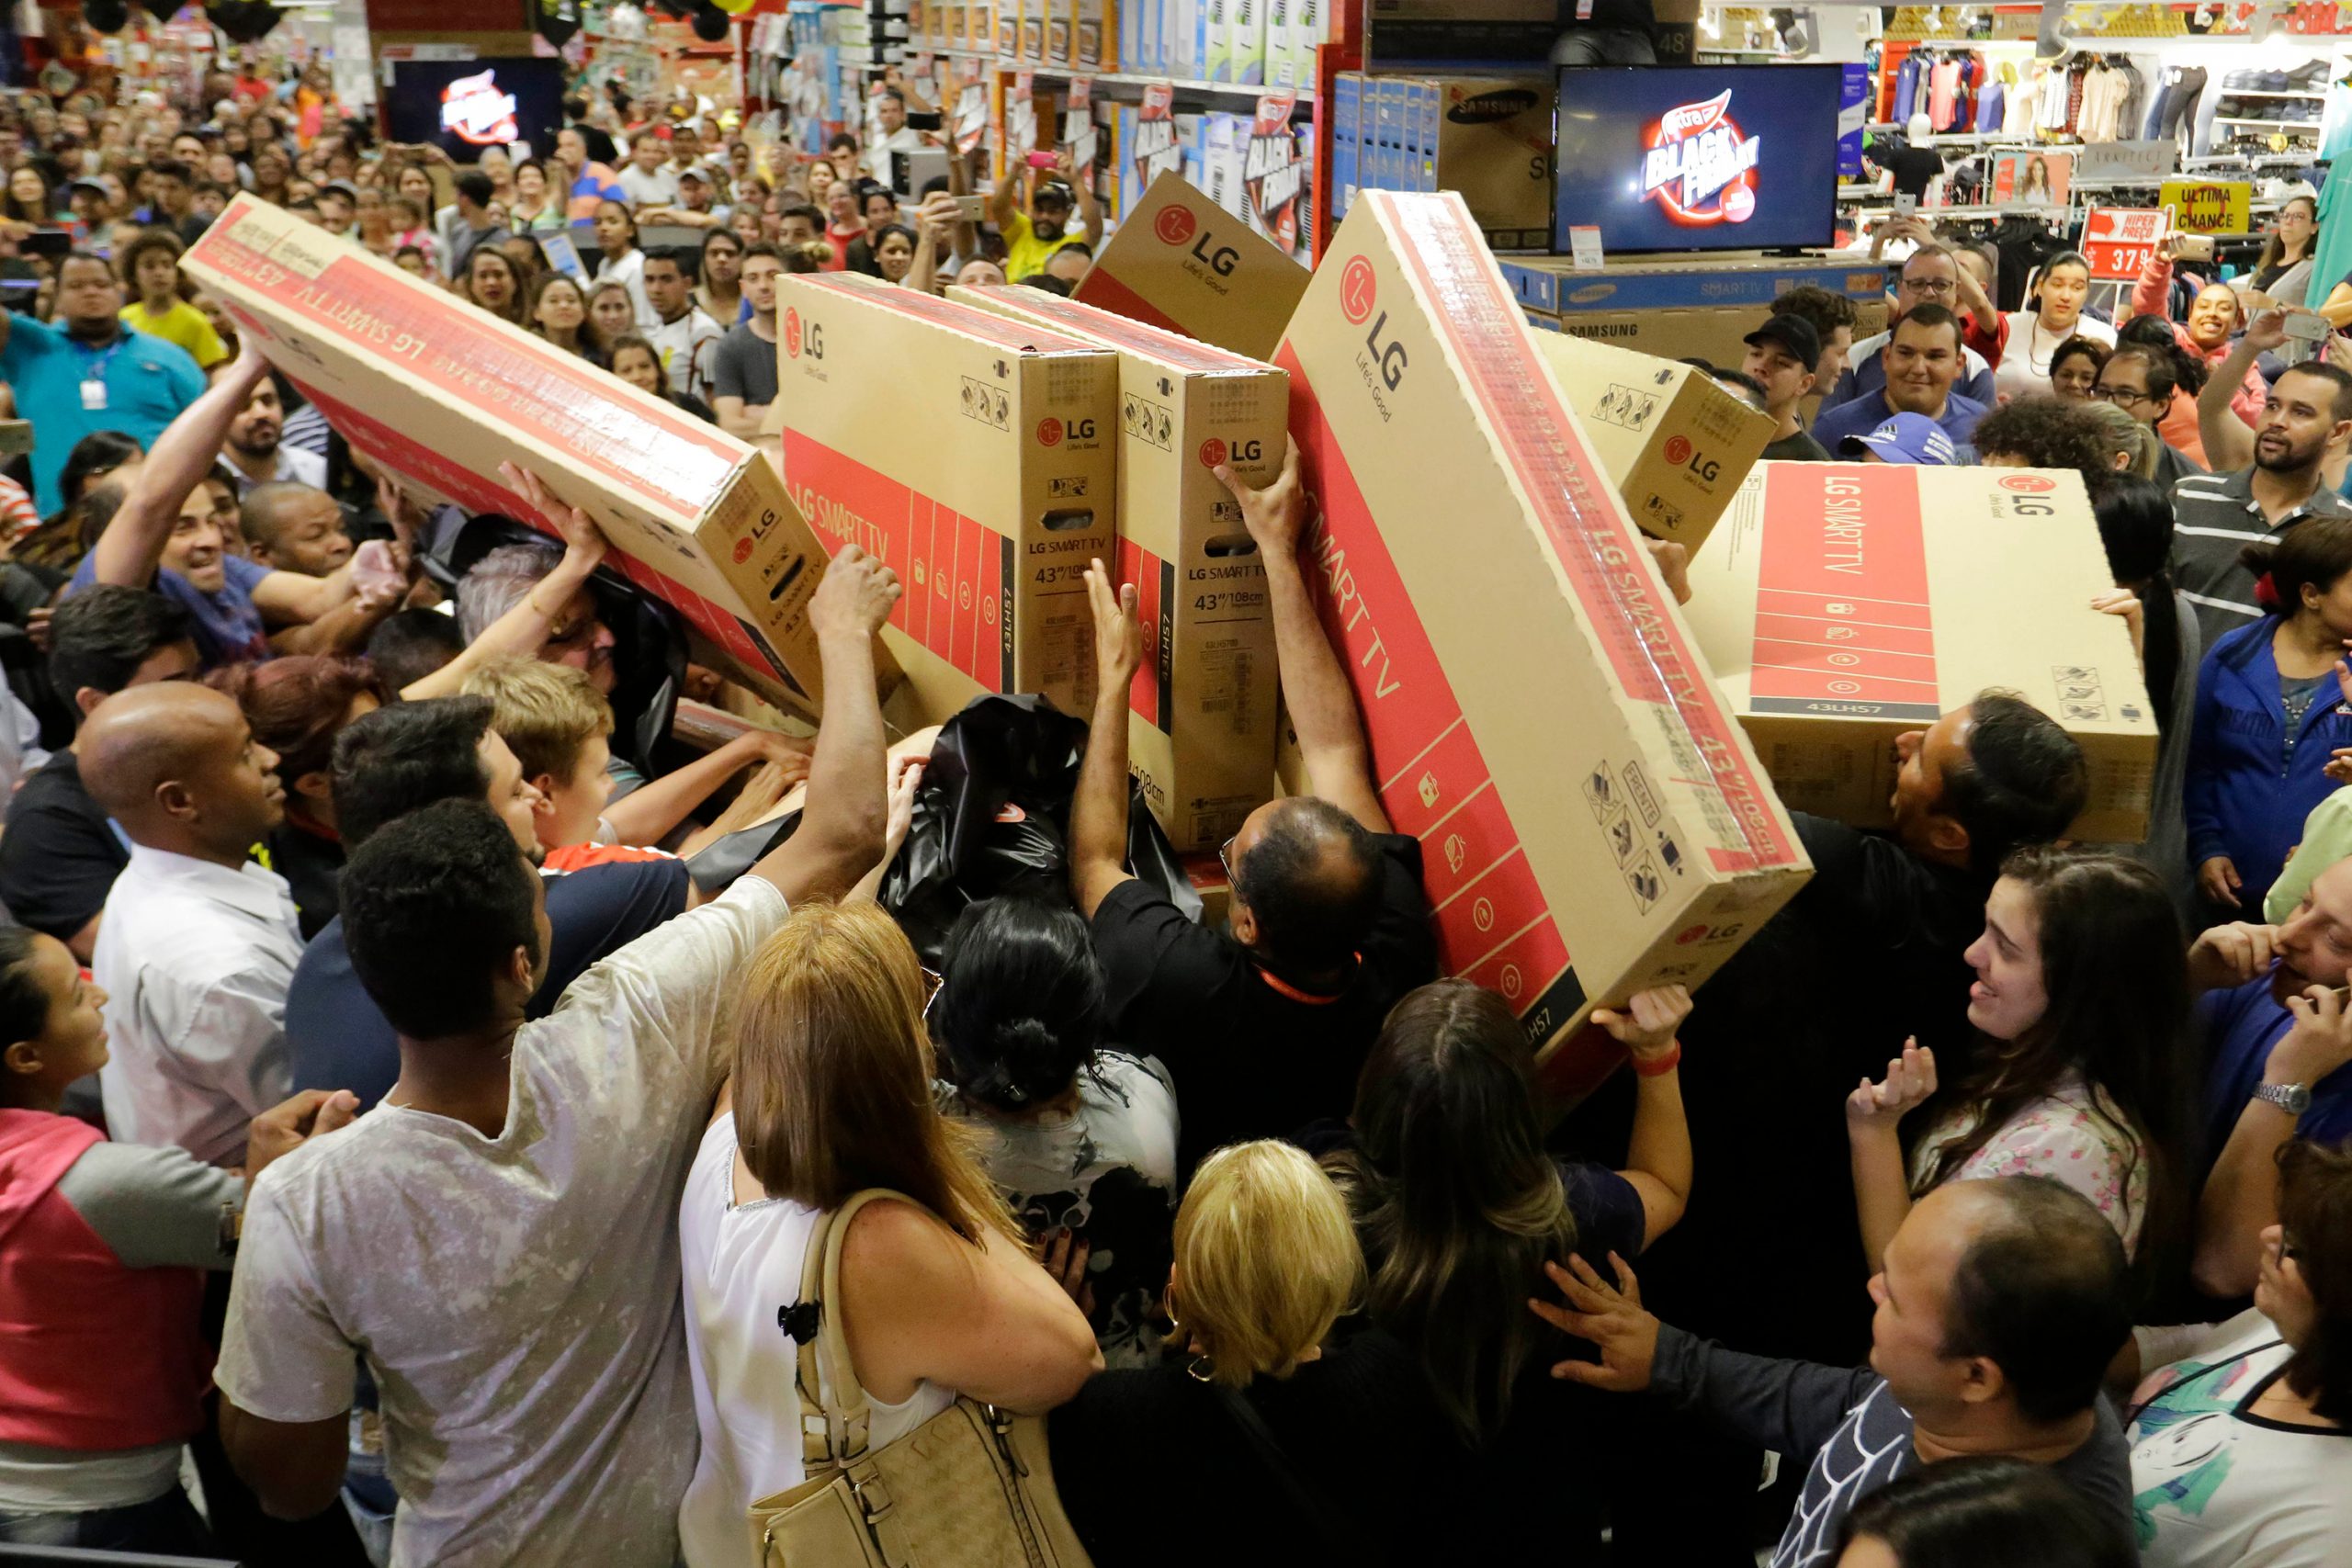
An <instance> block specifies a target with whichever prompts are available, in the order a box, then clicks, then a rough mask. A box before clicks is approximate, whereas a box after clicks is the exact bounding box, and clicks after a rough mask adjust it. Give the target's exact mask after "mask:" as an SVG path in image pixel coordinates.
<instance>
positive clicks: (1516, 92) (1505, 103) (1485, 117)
mask: <svg viewBox="0 0 2352 1568" xmlns="http://www.w3.org/2000/svg"><path fill="white" fill-rule="evenodd" d="M1533 107H1535V93H1534V90H1533V89H1532V88H1528V87H1506V88H1504V89H1503V90H1502V91H1500V92H1495V93H1481V94H1479V95H1478V96H1476V97H1475V98H1464V99H1463V100H1462V101H1461V102H1460V103H1458V104H1456V105H1454V106H1453V107H1452V108H1450V109H1448V110H1446V111H1445V118H1448V119H1450V120H1452V121H1453V123H1454V124H1456V125H1488V124H1492V123H1493V122H1494V121H1496V120H1498V119H1510V118H1514V117H1516V116H1519V115H1523V114H1525V113H1526V112H1527V111H1528V110H1530V109H1532V108H1533Z"/></svg>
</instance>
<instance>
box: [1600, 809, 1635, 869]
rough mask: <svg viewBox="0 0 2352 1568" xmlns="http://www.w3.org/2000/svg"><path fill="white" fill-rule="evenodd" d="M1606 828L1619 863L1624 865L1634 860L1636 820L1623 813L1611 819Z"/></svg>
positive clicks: (1610, 844) (1610, 845)
mask: <svg viewBox="0 0 2352 1568" xmlns="http://www.w3.org/2000/svg"><path fill="white" fill-rule="evenodd" d="M1606 826H1607V828H1608V829H1609V847H1610V848H1611V850H1613V851H1615V852H1616V854H1617V863H1618V864H1619V865H1623V864H1624V863H1626V862H1627V861H1629V860H1632V859H1633V858H1634V819H1633V818H1630V817H1628V816H1626V815H1625V814H1624V813H1623V812H1622V811H1621V812H1619V813H1618V814H1617V815H1616V816H1614V817H1611V818H1610V819H1609V821H1608V823H1607V824H1606Z"/></svg>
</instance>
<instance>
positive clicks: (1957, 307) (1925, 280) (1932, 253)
mask: <svg viewBox="0 0 2352 1568" xmlns="http://www.w3.org/2000/svg"><path fill="white" fill-rule="evenodd" d="M1914 221H1915V222H1917V220H1914ZM1917 230H1918V233H1919V235H1920V236H1921V237H1922V238H1923V239H1925V237H1926V236H1927V233H1928V228H1927V225H1926V224H1925V223H1924V222H1917ZM1922 305H1935V306H1939V307H1940V308H1941V309H1943V310H1948V311H1951V312H1952V313H1953V319H1954V320H1955V321H1958V322H1959V323H1960V335H1961V351H1960V352H1961V360H1962V365H1961V367H1960V369H1959V378H1958V381H1957V383H1956V385H1955V388H1954V389H1955V390H1956V391H1957V392H1958V393H1959V394H1960V395H1961V396H1962V397H1964V398H1967V399H1969V400H1972V401H1973V402H1975V403H1977V404H1978V405H1979V406H1981V407H1984V408H1991V407H1992V406H1993V402H1994V393H1993V367H1995V366H1996V365H1998V364H1999V363H2000V359H2001V334H2002V333H2005V332H2006V330H2007V321H2006V320H2005V319H2004V318H2003V317H2002V315H2001V313H2000V312H1999V311H1998V310H1995V309H1993V301H1992V300H1991V299H1987V298H1986V297H1985V290H1984V288H1982V287H1981V286H1980V285H1979V284H1978V283H1977V281H1976V279H1975V276H1973V274H1971V273H1970V272H1968V271H1967V270H1966V269H1965V268H1963V267H1962V265H1960V258H1959V257H1958V256H1956V255H1954V254H1952V253H1951V251H1949V250H1947V249H1945V248H1944V247H1943V246H1942V245H1939V244H1937V243H1934V242H1933V241H1932V240H1928V241H1927V243H1922V244H1921V245H1920V246H1919V248H1918V249H1917V250H1916V251H1914V252H1912V253H1911V255H1910V258H1909V259H1908V260H1906V261H1905V262H1904V264H1903V271H1902V273H1901V274H1900V275H1899V276H1898V278H1897V281H1896V284H1895V289H1894V307H1893V310H1892V311H1891V312H1890V314H1889V316H1888V318H1887V330H1886V331H1885V332H1883V333H1879V334H1878V335H1877V336H1876V337H1871V338H1865V339H1863V340H1862V341H1861V342H1860V343H1858V344H1855V345H1854V349H1853V353H1852V355H1850V356H1849V358H1848V360H1847V362H1846V368H1845V371H1844V372H1843V373H1842V374H1841V375H1839V376H1838V384H1837V385H1836V386H1834V387H1832V388H1831V389H1829V391H1828V393H1827V394H1826V396H1824V397H1823V398H1822V400H1821V407H1820V410H1819V411H1818V412H1817V413H1816V414H1815V422H1816V423H1818V420H1819V415H1820V414H1826V413H1827V412H1829V411H1830V410H1831V409H1834V408H1837V407H1838V405H1840V404H1842V403H1849V402H1852V401H1854V400H1857V399H1860V398H1866V397H1868V396H1870V395H1871V394H1872V393H1875V392H1877V391H1880V390H1881V389H1883V388H1884V387H1885V385H1886V353H1885V351H1886V350H1887V349H1888V348H1889V347H1890V346H1892V344H1894V330H1895V329H1896V328H1897V327H1899V326H1901V325H1902V323H1903V319H1904V318H1905V317H1906V316H1908V315H1909V314H1910V313H1911V312H1912V311H1914V310H1917V309H1918V308H1919V307H1920V306H1922ZM1987 321H1990V322H1993V323H1996V324H1995V325H1994V326H1993V327H1991V328H1989V329H1987V328H1985V326H1984V324H1983V323H1985V322H1987ZM1884 417H1885V416H1884V415H1881V416H1880V418H1881V419H1883V418H1884ZM1877 423H1879V421H1878V420H1872V421H1871V424H1873V425H1875V424H1877ZM1818 434H1819V432H1818V431H1817V430H1816V432H1815V435H1816V437H1817V436H1818ZM1823 445H1824V446H1833V447H1834V446H1835V443H1833V442H1828V441H1824V442H1823Z"/></svg>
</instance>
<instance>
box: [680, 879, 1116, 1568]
mask: <svg viewBox="0 0 2352 1568" xmlns="http://www.w3.org/2000/svg"><path fill="white" fill-rule="evenodd" d="M929 999H930V993H929V990H928V988H927V984H926V978H925V976H924V974H923V971H922V966H921V965H920V964H918V963H917V962H916V960H915V953H914V949H913V948H911V947H910V946H909V945H908V943H907V939H906V937H905V935H904V934H903V933H901V932H900V931H899V927H898V925H897V923H896V922H895V921H893V920H892V919H890V917H889V915H888V914H887V913H886V912H884V910H883V909H882V908H881V907H880V906H879V905H877V904H875V903H873V902H872V901H871V900H857V901H853V902H849V903H843V904H838V905H833V904H814V905H809V906H806V907H804V908H798V909H796V910H794V911H793V913H792V916H791V918H790V919H787V920H786V922H785V924H784V927H783V929H782V930H780V931H777V932H776V933H775V936H773V937H771V938H770V939H769V940H768V942H767V944H766V945H765V946H764V947H763V948H762V949H761V950H760V952H759V953H758V955H757V956H756V957H754V958H753V959H752V965H751V968H750V970H749V972H748V973H747V974H746V975H745V976H744V977H743V1001H742V1004H741V1014H740V1016H739V1017H738V1020H737V1025H736V1047H735V1071H734V1077H732V1079H731V1080H730V1081H729V1084H728V1086H727V1087H726V1088H725V1089H721V1090H720V1091H719V1097H718V1114H717V1115H716V1116H715V1117H714V1118H713V1120H712V1122H711V1124H710V1129H709V1131H708V1132H707V1133H706V1134H704V1136H703V1142H702V1147H701V1148H700V1149H699V1150H698V1151H697V1152H696V1154H695V1162H694V1167H693V1168H692V1169H691V1170H690V1171H689V1172H688V1173H687V1177H686V1189H685V1196H684V1201H683V1202H682V1204H681V1205H680V1211H679V1217H678V1236H679V1246H680V1249H681V1252H682V1255H683V1259H684V1280H685V1295H686V1344H687V1348H688V1351H689V1353H690V1359H691V1361H692V1372H693V1378H694V1394H695V1418H696V1421H697V1424H698V1425H699V1426H700V1427H701V1429H702V1452H701V1457H700V1458H699V1459H697V1460H696V1461H695V1477H694V1482H693V1483H692V1484H691V1485H689V1486H688V1487H687V1489H686V1495H685V1500H684V1502H683V1503H682V1504H681V1505H680V1506H679V1509H678V1534H679V1540H680V1543H681V1546H682V1548H683V1551H684V1557H685V1561H686V1562H687V1563H688V1564H690V1565H691V1568H713V1565H727V1568H751V1564H752V1562H753V1554H752V1541H751V1532H750V1529H749V1528H748V1526H747V1524H746V1520H747V1518H748V1517H749V1510H750V1508H751V1506H752V1502H753V1501H754V1500H756V1499H759V1498H763V1497H766V1496H769V1495H772V1494H774V1493H777V1492H781V1491H784V1490H786V1488H788V1487H792V1486H797V1485H798V1484H799V1483H801V1482H802V1481H803V1480H804V1479H806V1478H807V1471H806V1468H805V1466H804V1464H803V1461H802V1457H801V1432H800V1406H799V1402H798V1401H797V1399H796V1398H795V1397H794V1393H793V1390H794V1386H795V1383H794V1379H795V1375H796V1363H795V1355H796V1346H795V1343H794V1341H793V1340H792V1339H791V1338H790V1337H787V1336H786V1334H785V1333H783V1332H782V1331H781V1330H780V1328H779V1326H778V1314H779V1312H780V1311H781V1309H783V1308H785V1307H787V1306H790V1305H792V1304H793V1303H796V1302H797V1301H798V1300H799V1297H800V1280H801V1271H802V1266H803V1263H804V1262H805V1258H806V1254H807V1251H808V1248H809V1247H810V1246H811V1245H820V1244H821V1240H822V1237H823V1235H824V1232H825V1222H826V1219H827V1216H828V1215H830V1214H831V1213H832V1212H833V1211H834V1210H835V1209H837V1208H839V1207H841V1205H842V1202H843V1201H845V1200H847V1199H848V1198H850V1197H851V1196H853V1195H854V1194H855V1193H857V1192H860V1191H863V1190H866V1189H868V1188H882V1189H886V1190H888V1191H890V1192H891V1193H893V1194H897V1195H898V1196H897V1197H896V1198H894V1199H891V1200H885V1201H876V1202H872V1203H869V1204H867V1205H866V1206H865V1208H863V1209H860V1210H859V1211H857V1213H856V1214H855V1215H854V1217H853V1218H852V1219H851V1221H850V1223H849V1228H848V1233H847V1235H846V1236H845V1237H844V1239H843V1242H842V1258H841V1288H840V1292H839V1294H838V1296H837V1297H836V1298H835V1299H834V1300H833V1302H832V1303H831V1307H832V1308H834V1309H837V1310H838V1311H839V1312H840V1314H841V1321H842V1330H843V1332H844V1333H845V1334H846V1336H847V1337H848V1343H849V1352H850V1361H851V1365H852V1367H853V1368H854V1371H855V1374H856V1378H857V1382H858V1383H859V1385H860V1386H862V1387H863V1388H864V1389H865V1393H866V1396H867V1398H868V1400H869V1402H870V1411H871V1426H870V1427H869V1438H870V1442H871V1446H872V1447H873V1448H876V1449H878V1448H881V1447H882V1446H884V1445H885V1444H887V1443H889V1442H891V1441H894V1440H895V1439H897V1438H901V1437H904V1436H906V1435H907V1434H908V1433H910V1432H911V1431H913V1430H914V1429H915V1428H916V1427H920V1426H922V1424H923V1423H924V1422H925V1421H928V1420H930V1419H931V1418H932V1417H933V1416H936V1415H938V1414H940V1413H941V1412H942V1411H944V1410H945V1409H946V1408H947V1407H948V1406H949V1405H950V1404H953V1403H954V1402H955V1399H956V1395H957V1394H958V1393H964V1394H969V1395H970V1396H971V1397H972V1398H974V1399H977V1400H979V1401H982V1402H983V1403H986V1404H995V1405H999V1406H1001V1407H1003V1408H1005V1409H1009V1410H1013V1411H1020V1412H1036V1411H1043V1410H1048V1409H1051V1408H1052V1407H1054V1406H1055V1405H1057V1404H1061V1403H1062V1402H1064V1401H1065V1400H1067V1399H1069V1397H1070V1395H1071V1394H1073V1393H1076V1392H1077V1391H1078V1388H1079V1385H1080V1383H1082V1382H1085V1381H1086V1379H1087V1378H1088V1376H1089V1375H1091V1373H1092V1372H1093V1371H1095V1370H1096V1369H1097V1368H1099V1367H1100V1366H1101V1365H1102V1364H1103V1360H1102V1356H1101V1354H1100V1353H1099V1352H1098V1351H1097V1350H1096V1349H1095V1348H1094V1334H1093V1331H1092V1330H1091V1328H1089V1327H1088V1326H1087V1323H1086V1317H1085V1315H1084V1314H1082V1313H1080V1311H1079V1310H1078V1306H1077V1303H1075V1302H1074V1301H1073V1300H1072V1299H1071V1295H1070V1293H1069V1291H1068V1290H1067V1289H1066V1288H1065V1287H1064V1285H1063V1283H1062V1282H1061V1281H1059V1280H1057V1279H1056V1278H1055V1277H1054V1276H1053V1275H1051V1274H1048V1273H1047V1272H1046V1270H1045V1269H1042V1268H1040V1267H1039V1266H1038V1265H1037V1263H1036V1261H1035V1259H1034V1258H1031V1257H1030V1256H1029V1254H1028V1252H1027V1251H1026V1250H1025V1249H1024V1248H1023V1246H1022V1244H1021V1242H1020V1240H1019V1239H1018V1237H1017V1235H1016V1234H1015V1231H1014V1228H1013V1224H1012V1216H1011V1215H1010V1214H1009V1213H1007V1212H1006V1210H1005V1207H1004V1203H1003V1201H1002V1200H1001V1199H1000V1198H999V1197H998V1196H997V1191H996V1188H995V1186H994V1184H992V1183H991V1182H990V1181H989V1178H988V1175H987V1173H986V1172H984V1171H983V1170H981V1168H980V1167H979V1165H978V1162H977V1161H976V1160H975V1159H974V1158H973V1156H972V1152H971V1148H970V1145H969V1142H968V1135H967V1134H965V1133H964V1132H963V1131H962V1130H961V1129H960V1128H958V1127H956V1125H955V1124H954V1123H953V1122H949V1121H948V1120H947V1118H945V1117H944V1116H942V1115H941V1114H940V1113H939V1112H938V1111H936V1110H934V1109H933V1104H932V1092H931V1080H932V1072H933V1065H932V1055H931V1045H930V1037H929V1035H928V1033H927V1032H926V1031H925V1030H924V1027H923V1009H924V1007H925V1006H926V1004H927V1003H928V1001H929Z"/></svg>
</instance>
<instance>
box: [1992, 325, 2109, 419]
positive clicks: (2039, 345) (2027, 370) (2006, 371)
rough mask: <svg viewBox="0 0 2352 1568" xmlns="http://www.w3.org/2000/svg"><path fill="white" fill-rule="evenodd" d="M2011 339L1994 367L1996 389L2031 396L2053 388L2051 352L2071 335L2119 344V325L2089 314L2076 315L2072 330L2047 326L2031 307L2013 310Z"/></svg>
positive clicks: (2007, 395) (2012, 395)
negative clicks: (2055, 329) (2109, 323)
mask: <svg viewBox="0 0 2352 1568" xmlns="http://www.w3.org/2000/svg"><path fill="white" fill-rule="evenodd" d="M2008 321H2009V340H2008V342H2007V344H2004V345H2003V346H2002V349H2001V363H2000V364H1998V365H1996V366H1995V367H1993V390H1994V391H1995V392H1996V393H1997V394H1998V395H2000V396H2002V397H2005V398H2023V397H2030V396H2033V395H2034V394H2036V393H2046V392H2048V391H2049V390H2050V356H2051V355H2053V354H2055V353H2057V352H2058V350H2059V347H2060V345H2062V344H2064V343H2065V341H2066V340H2067V339H2068V338H2074V337H2086V338H2089V339H2091V340H2092V341H2093V342H2095V343H2103V344H2107V345H2108V347H2109V348H2113V347H2114V346H2115V329H2114V328H2113V327H2110V326H2109V325H2108V324H2107V323H2106V322H2105V321H2093V320H2092V319H2091V318H2090V317H2088V316H2078V317H2076V318H2075V328H2074V331H2072V332H2065V333H2055V332H2051V331H2049V330H2047V329H2046V328H2044V327H2043V326H2042V324H2041V317H2040V316H2038V315H2036V314H2035V313H2034V312H2033V311H2031V310H2012V311H2010V312H2009V317H2008Z"/></svg>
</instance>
